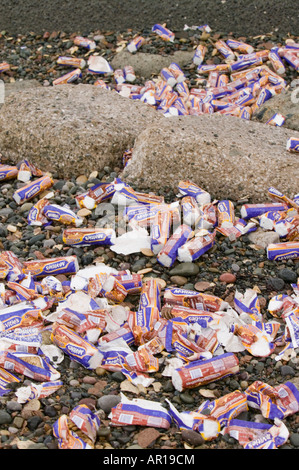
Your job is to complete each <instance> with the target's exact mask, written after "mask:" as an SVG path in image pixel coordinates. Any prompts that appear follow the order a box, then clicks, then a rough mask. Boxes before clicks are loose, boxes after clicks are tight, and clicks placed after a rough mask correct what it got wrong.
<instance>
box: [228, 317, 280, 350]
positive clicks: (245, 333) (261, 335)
mask: <svg viewBox="0 0 299 470" xmlns="http://www.w3.org/2000/svg"><path fill="white" fill-rule="evenodd" d="M233 332H234V334H235V335H237V336H238V337H239V338H240V340H241V342H242V344H243V345H244V347H245V348H246V349H247V351H249V352H250V353H251V354H252V355H253V356H258V357H267V356H269V355H270V354H271V353H272V352H273V351H274V349H275V344H274V343H273V342H272V339H273V338H272V337H271V336H270V335H269V334H268V333H267V331H265V330H264V331H263V330H261V329H260V328H258V327H257V326H255V325H235V326H234V327H233Z"/></svg>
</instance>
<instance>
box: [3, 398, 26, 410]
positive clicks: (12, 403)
mask: <svg viewBox="0 0 299 470" xmlns="http://www.w3.org/2000/svg"><path fill="white" fill-rule="evenodd" d="M6 408H7V409H8V410H9V411H21V409H22V408H23V407H22V405H21V403H19V402H17V401H16V400H9V401H8V402H7V403H6Z"/></svg>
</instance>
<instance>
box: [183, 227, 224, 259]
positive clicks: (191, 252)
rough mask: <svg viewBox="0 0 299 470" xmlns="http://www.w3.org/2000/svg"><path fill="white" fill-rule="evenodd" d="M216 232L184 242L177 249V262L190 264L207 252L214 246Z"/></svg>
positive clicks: (199, 235)
mask: <svg viewBox="0 0 299 470" xmlns="http://www.w3.org/2000/svg"><path fill="white" fill-rule="evenodd" d="M215 237H216V231H214V232H213V233H207V234H205V235H201V234H198V235H196V236H195V237H193V238H191V239H189V240H188V241H186V243H185V244H184V245H182V246H181V247H179V249H178V260H179V261H180V262H185V263H186V262H192V261H195V260H196V259H198V258H200V257H201V256H202V255H203V254H205V253H206V252H207V251H209V250H210V249H211V248H212V247H213V246H214V244H215Z"/></svg>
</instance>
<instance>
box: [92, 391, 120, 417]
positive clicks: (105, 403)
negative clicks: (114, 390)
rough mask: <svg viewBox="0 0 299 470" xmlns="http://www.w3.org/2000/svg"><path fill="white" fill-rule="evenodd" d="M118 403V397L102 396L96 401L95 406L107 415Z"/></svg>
mask: <svg viewBox="0 0 299 470" xmlns="http://www.w3.org/2000/svg"><path fill="white" fill-rule="evenodd" d="M120 401H121V397H120V396H119V395H104V396H102V397H100V398H99V399H98V401H97V404H98V406H99V408H101V409H102V410H104V411H105V413H106V414H109V413H110V411H111V408H114V407H115V406H116V405H118V403H120Z"/></svg>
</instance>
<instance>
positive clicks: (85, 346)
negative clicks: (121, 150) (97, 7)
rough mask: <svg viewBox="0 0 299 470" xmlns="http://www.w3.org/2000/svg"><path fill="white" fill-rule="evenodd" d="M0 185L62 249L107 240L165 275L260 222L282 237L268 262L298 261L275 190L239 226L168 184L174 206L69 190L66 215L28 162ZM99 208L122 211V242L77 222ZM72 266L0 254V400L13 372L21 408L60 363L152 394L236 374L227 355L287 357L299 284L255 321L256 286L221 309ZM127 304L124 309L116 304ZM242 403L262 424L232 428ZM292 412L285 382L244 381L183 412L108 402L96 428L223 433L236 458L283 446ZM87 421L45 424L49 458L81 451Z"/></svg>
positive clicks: (227, 207)
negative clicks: (51, 450)
mask: <svg viewBox="0 0 299 470" xmlns="http://www.w3.org/2000/svg"><path fill="white" fill-rule="evenodd" d="M0 176H1V179H2V181H6V180H7V179H16V180H18V186H19V187H18V189H16V191H15V193H14V194H13V199H14V201H15V202H16V203H17V204H18V205H21V204H23V203H24V202H26V201H29V200H31V201H33V205H32V208H31V209H30V211H29V213H28V224H29V225H34V226H38V227H41V228H43V227H46V226H47V225H49V224H62V225H64V227H63V229H64V230H63V243H64V244H65V245H67V246H73V247H76V246H84V247H91V248H93V247H95V246H100V245H107V246H108V247H110V249H111V250H114V251H116V252H117V253H123V252H124V253H126V254H127V253H133V252H138V251H139V250H141V249H142V248H147V249H150V250H151V251H152V253H153V254H154V255H155V256H157V260H158V262H159V263H160V264H161V265H162V266H164V267H165V269H167V268H169V267H170V266H172V265H173V264H174V263H175V262H186V261H191V262H192V261H196V260H197V259H198V258H200V257H201V256H202V255H203V254H205V253H207V254H208V252H209V250H210V249H211V248H212V247H214V246H215V244H216V239H217V237H227V238H229V239H230V240H236V239H237V238H238V237H241V236H242V235H244V234H246V233H249V232H250V231H254V230H256V229H257V228H258V227H259V228H262V229H263V230H277V233H279V235H280V237H281V239H282V242H281V243H277V244H273V246H270V247H269V246H268V250H267V253H268V257H269V258H270V259H273V260H279V259H288V258H296V257H298V256H299V236H298V233H299V232H298V226H299V223H298V197H297V196H294V197H293V198H292V199H291V198H289V197H287V196H286V195H284V194H282V193H281V192H280V191H279V190H277V189H275V188H269V190H268V195H269V201H262V202H261V203H260V204H244V205H243V206H242V207H241V210H240V217H238V216H237V215H236V214H235V207H234V204H233V202H232V201H229V200H222V201H217V200H214V201H212V200H211V196H210V194H209V193H208V192H206V191H205V190H203V189H201V188H199V187H198V186H197V185H196V184H194V183H192V182H190V181H180V182H179V183H178V195H177V200H175V201H174V202H172V203H169V204H168V203H165V201H164V198H163V197H161V196H156V195H154V194H146V193H139V192H136V191H135V190H133V188H131V187H130V186H129V185H128V184H126V183H124V182H123V181H121V179H119V178H116V179H115V180H114V181H113V182H112V183H105V182H103V183H98V184H97V185H94V186H92V187H90V188H89V189H88V190H87V191H86V192H84V193H81V194H77V195H75V196H74V197H75V198H76V205H77V210H72V209H70V207H68V206H59V205H57V204H51V198H52V197H53V196H54V194H55V191H52V186H53V184H54V180H53V179H52V177H51V176H50V175H49V174H45V173H44V172H42V171H41V170H39V169H38V168H36V167H35V166H34V165H33V164H32V163H31V162H29V161H28V160H23V161H22V162H21V163H20V164H19V165H16V166H13V165H6V164H1V165H0ZM103 201H104V202H106V201H109V202H110V203H111V205H112V206H115V207H117V208H118V210H119V211H121V212H122V213H123V217H124V218H125V220H126V222H127V228H128V230H127V232H126V233H125V234H123V235H120V236H116V232H115V230H114V229H111V228H109V227H97V226H96V227H95V226H88V216H87V217H83V218H82V217H80V216H78V213H79V211H80V208H82V207H88V208H89V209H90V211H92V210H94V209H95V208H96V207H97V206H98V205H99V204H101V203H102V202H103ZM182 218H183V220H182ZM82 225H86V227H82ZM277 227H279V228H277ZM79 264H80V262H79V260H78V258H77V256H76V255H71V256H59V257H55V258H44V259H29V260H24V259H21V258H18V257H17V256H16V255H15V254H14V252H13V251H2V252H1V254H0V277H1V280H2V282H1V284H0V293H1V298H0V302H1V305H0V331H1V332H0V344H1V351H0V393H1V395H5V394H6V393H8V392H10V391H11V390H10V388H9V387H10V384H11V383H13V382H20V381H21V380H22V379H21V377H22V376H24V377H26V378H29V379H31V380H32V382H31V385H29V386H24V387H22V386H20V387H18V388H17V389H16V391H15V394H16V397H17V399H18V401H19V402H20V403H26V402H28V401H29V400H31V399H33V398H42V397H47V396H49V395H51V394H52V393H55V392H56V391H57V390H58V389H59V388H60V387H61V386H62V385H63V382H62V381H61V380H60V378H61V375H60V372H59V364H60V363H61V362H62V361H63V360H64V357H65V355H66V356H68V357H69V358H70V359H71V360H72V361H76V362H78V363H79V364H80V365H82V367H84V368H86V369H87V370H95V369H97V368H98V367H101V368H104V369H106V370H107V371H111V372H115V371H120V372H122V373H123V375H124V376H125V378H126V379H127V380H128V381H130V382H131V383H132V384H133V385H135V386H136V387H138V386H139V387H145V388H147V387H151V385H152V384H153V383H154V382H155V372H157V371H159V372H162V375H163V376H164V377H170V378H171V380H172V383H173V386H174V388H175V389H176V390H177V391H179V392H181V391H184V390H187V389H193V388H198V387H201V386H202V385H205V384H208V383H211V382H214V381H217V380H221V379H223V378H225V377H228V376H231V375H235V374H238V373H239V370H240V366H239V358H238V353H242V352H245V353H246V354H247V353H248V354H250V355H252V356H253V357H267V356H271V357H273V360H275V361H278V360H289V359H290V358H292V357H296V354H297V348H298V347H299V334H298V333H299V282H298V283H297V284H293V285H292V288H293V294H292V295H285V294H281V295H277V296H275V297H273V298H272V299H271V300H270V301H269V303H268V306H267V311H268V313H269V314H270V315H267V318H264V315H263V314H262V313H261V307H260V304H259V298H258V293H257V291H256V290H255V289H246V291H245V292H244V293H241V292H239V291H237V290H236V292H235V297H234V305H233V306H231V305H229V304H228V303H227V302H225V301H223V300H222V299H221V298H219V297H217V296H214V295H211V294H207V293H202V292H197V291H192V290H186V289H183V288H178V287H176V286H168V287H167V286H165V285H163V284H162V283H161V279H158V278H155V277H148V278H145V277H143V274H140V273H131V272H130V271H120V270H117V269H115V268H112V267H110V266H109V265H107V264H104V263H96V264H93V265H89V266H86V267H84V268H81V267H80V265H79ZM60 275H63V280H61V276H60ZM133 296H134V299H135V304H136V305H137V308H136V309H132V308H131V307H128V304H127V303H126V300H128V299H130V298H132V297H133ZM136 296H137V297H136ZM136 298H137V301H136ZM131 305H132V304H131ZM269 317H272V318H271V319H270V320H269V319H268V318H269ZM45 337H48V338H49V337H50V339H51V341H44V338H45ZM49 343H50V344H49ZM250 407H251V408H253V409H258V410H260V413H261V414H262V415H263V417H264V418H265V419H266V420H267V423H265V422H263V423H260V422H255V421H244V420H240V419H238V415H239V414H240V413H242V412H243V411H246V410H248V409H249V408H250ZM298 411H299V391H298V390H297V388H296V386H295V385H294V383H292V382H291V381H288V382H286V383H284V384H279V385H277V386H270V385H268V384H267V383H264V382H262V381H255V382H254V383H252V384H251V385H249V386H248V388H247V389H246V390H235V391H233V392H232V393H229V394H227V395H224V396H222V397H220V398H217V399H215V400H209V399H208V400H205V401H204V402H203V403H201V405H200V406H199V407H198V408H196V409H194V411H191V412H189V411H188V412H179V411H178V410H177V409H176V408H175V406H174V405H173V404H172V403H171V402H170V401H169V400H168V399H165V403H161V402H155V401H151V400H146V399H132V400H130V399H128V398H127V397H126V396H125V395H124V393H121V401H120V403H119V404H118V405H117V406H115V407H114V408H112V410H111V413H110V415H109V419H110V424H111V426H122V425H128V424H134V425H140V426H151V427H158V428H164V429H168V428H169V427H170V426H171V425H173V424H174V425H176V426H177V427H178V428H179V429H180V430H183V429H193V430H196V431H197V432H199V433H200V434H201V435H202V437H203V438H204V439H205V440H207V441H210V440H213V439H215V438H217V437H218V436H219V435H221V434H222V435H224V434H229V435H231V436H232V437H234V438H235V439H237V440H238V441H239V443H240V444H241V445H242V446H243V447H244V448H246V449H247V448H271V449H274V448H277V447H279V446H281V445H282V444H284V443H285V442H286V441H287V439H288V436H289V432H288V429H287V426H286V425H285V423H284V419H285V418H286V417H288V416H290V415H292V414H294V413H296V412H298ZM100 426H101V422H100V419H99V416H98V414H97V412H92V411H91V410H90V409H89V408H88V407H87V406H86V405H78V406H76V407H75V408H74V409H73V410H72V411H71V413H70V414H69V415H68V416H67V415H62V416H60V417H59V418H58V420H57V421H56V422H55V424H54V426H53V434H54V436H55V437H56V438H57V439H58V443H59V447H60V448H61V449H75V448H76V449H90V448H93V447H94V445H95V442H96V439H97V431H98V429H99V427H100Z"/></svg>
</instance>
